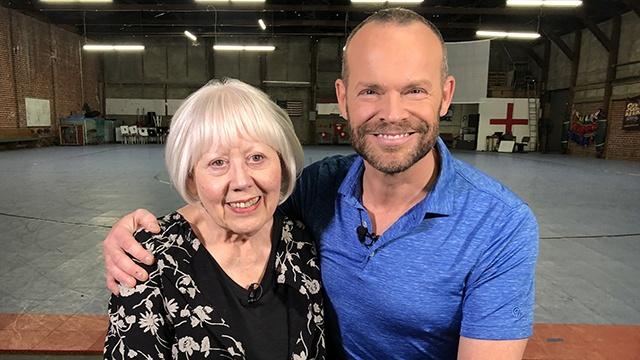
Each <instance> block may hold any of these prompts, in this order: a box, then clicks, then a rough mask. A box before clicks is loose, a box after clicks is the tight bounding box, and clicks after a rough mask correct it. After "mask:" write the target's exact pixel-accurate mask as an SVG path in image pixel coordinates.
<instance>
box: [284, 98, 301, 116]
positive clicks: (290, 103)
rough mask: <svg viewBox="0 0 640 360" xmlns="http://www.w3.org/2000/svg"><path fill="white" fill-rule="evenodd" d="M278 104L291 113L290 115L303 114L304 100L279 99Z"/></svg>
mask: <svg viewBox="0 0 640 360" xmlns="http://www.w3.org/2000/svg"><path fill="white" fill-rule="evenodd" d="M278 105H280V106H281V107H282V108H283V109H285V110H286V111H287V114H289V116H302V101H298V100H286V101H278ZM283 105H284V106H283Z"/></svg>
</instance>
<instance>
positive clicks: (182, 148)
mask: <svg viewBox="0 0 640 360" xmlns="http://www.w3.org/2000/svg"><path fill="white" fill-rule="evenodd" d="M240 138H242V139H245V140H250V141H251V140H252V141H257V142H261V143H263V144H266V145H268V146H270V147H271V148H272V149H274V150H275V151H276V152H277V153H278V155H279V156H280V163H281V165H282V187H281V191H280V203H282V202H283V201H284V200H286V199H287V198H288V197H289V195H291V193H292V192H293V187H294V186H295V182H296V178H297V176H298V174H299V173H300V171H301V170H302V166H303V164H304V155H303V153H302V146H301V145H300V141H298V137H297V136H296V133H295V131H294V129H293V124H292V123H291V119H290V118H289V115H287V113H286V112H285V111H284V110H282V109H281V108H280V107H279V106H278V105H276V104H275V103H274V102H273V101H271V100H270V99H269V96H268V95H267V94H265V93H264V92H262V91H260V90H258V89H256V88H254V87H253V86H251V85H248V84H245V83H243V82H242V81H239V80H235V79H223V80H212V81H210V82H209V83H207V84H206V85H205V86H203V87H201V88H200V89H199V90H198V91H196V92H194V93H193V94H191V95H190V96H189V97H188V98H187V99H186V100H185V101H184V102H183V103H182V105H181V106H180V108H178V110H177V111H176V113H175V115H174V116H173V119H172V120H171V129H170V131H169V136H168V138H167V144H166V148H165V161H166V165H167V171H168V172H169V176H170V178H171V183H172V184H173V186H174V187H175V189H176V190H177V191H178V193H179V194H180V196H182V198H183V199H184V200H185V201H186V202H188V203H195V202H198V201H199V199H198V195H197V194H193V193H192V192H191V191H189V186H188V181H189V178H190V174H191V172H192V170H193V167H194V166H195V164H196V163H197V162H198V160H199V159H200V158H201V157H202V155H203V154H204V153H205V152H206V151H208V150H209V149H211V147H212V146H214V145H215V146H220V147H231V146H233V145H234V144H235V143H236V142H237V140H238V139H240Z"/></svg>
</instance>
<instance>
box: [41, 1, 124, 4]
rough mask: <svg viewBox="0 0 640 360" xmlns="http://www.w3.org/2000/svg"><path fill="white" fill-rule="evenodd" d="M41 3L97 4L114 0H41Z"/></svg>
mask: <svg viewBox="0 0 640 360" xmlns="http://www.w3.org/2000/svg"><path fill="white" fill-rule="evenodd" d="M40 2H41V3H47V4H72V3H76V4H82V3H85V4H96V3H112V2H113V0H40Z"/></svg>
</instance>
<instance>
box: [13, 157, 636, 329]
mask: <svg viewBox="0 0 640 360" xmlns="http://www.w3.org/2000/svg"><path fill="white" fill-rule="evenodd" d="M305 152H306V156H307V163H310V162H312V161H316V160H320V159H321V158H323V157H324V156H326V155H329V154H334V153H350V152H351V149H350V148H349V147H346V146H345V147H307V148H306V149H305ZM455 155H456V156H457V157H458V158H459V159H462V160H464V161H467V162H469V163H471V164H473V165H475V166H477V167H479V168H480V169H482V170H484V171H486V172H487V173H489V174H491V175H492V176H494V177H496V178H498V179H499V180H501V181H502V182H504V183H505V184H506V185H507V186H509V187H510V188H511V189H513V190H514V191H515V192H516V193H518V194H519V195H520V196H522V197H523V198H524V199H525V200H526V201H527V202H529V204H530V205H531V206H532V208H533V210H534V212H535V213H536V215H537V216H538V220H539V222H540V234H541V240H540V259H539V265H538V277H537V305H536V322H550V323H594V324H640V261H638V259H640V221H639V217H640V162H624V161H609V160H607V161H605V160H598V159H587V158H576V157H569V156H563V155H541V154H498V153H476V152H460V151H459V152H455ZM0 184H1V188H0V189H1V191H0V249H1V250H0V313H50V314H75V313H80V314H104V313H105V312H106V301H107V297H108V293H107V291H106V290H105V286H104V279H103V265H102V258H101V254H100V253H101V249H100V241H101V240H102V239H103V237H104V235H105V234H106V232H107V231H108V228H109V227H110V225H111V224H112V223H113V222H114V221H115V220H116V219H117V218H118V217H119V216H121V215H122V214H124V213H126V212H129V211H131V210H133V209H135V208H138V207H143V208H147V209H149V210H151V211H153V212H154V213H155V214H157V215H162V214H165V213H167V212H170V211H173V210H174V209H176V208H177V207H179V206H180V205H181V203H182V202H181V200H180V198H179V197H178V196H177V195H176V194H175V193H174V191H173V190H172V189H171V188H170V187H169V186H168V183H167V174H166V171H165V170H164V164H163V156H162V147H161V146H160V145H102V146H90V147H51V148H42V149H25V150H15V151H4V152H0Z"/></svg>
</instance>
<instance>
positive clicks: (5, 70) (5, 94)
mask: <svg viewBox="0 0 640 360" xmlns="http://www.w3.org/2000/svg"><path fill="white" fill-rule="evenodd" d="M10 26H11V25H10V22H9V9H7V8H4V7H1V6H0V128H15V127H17V125H18V110H17V108H16V96H15V87H14V82H13V59H12V51H11V31H10Z"/></svg>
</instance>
